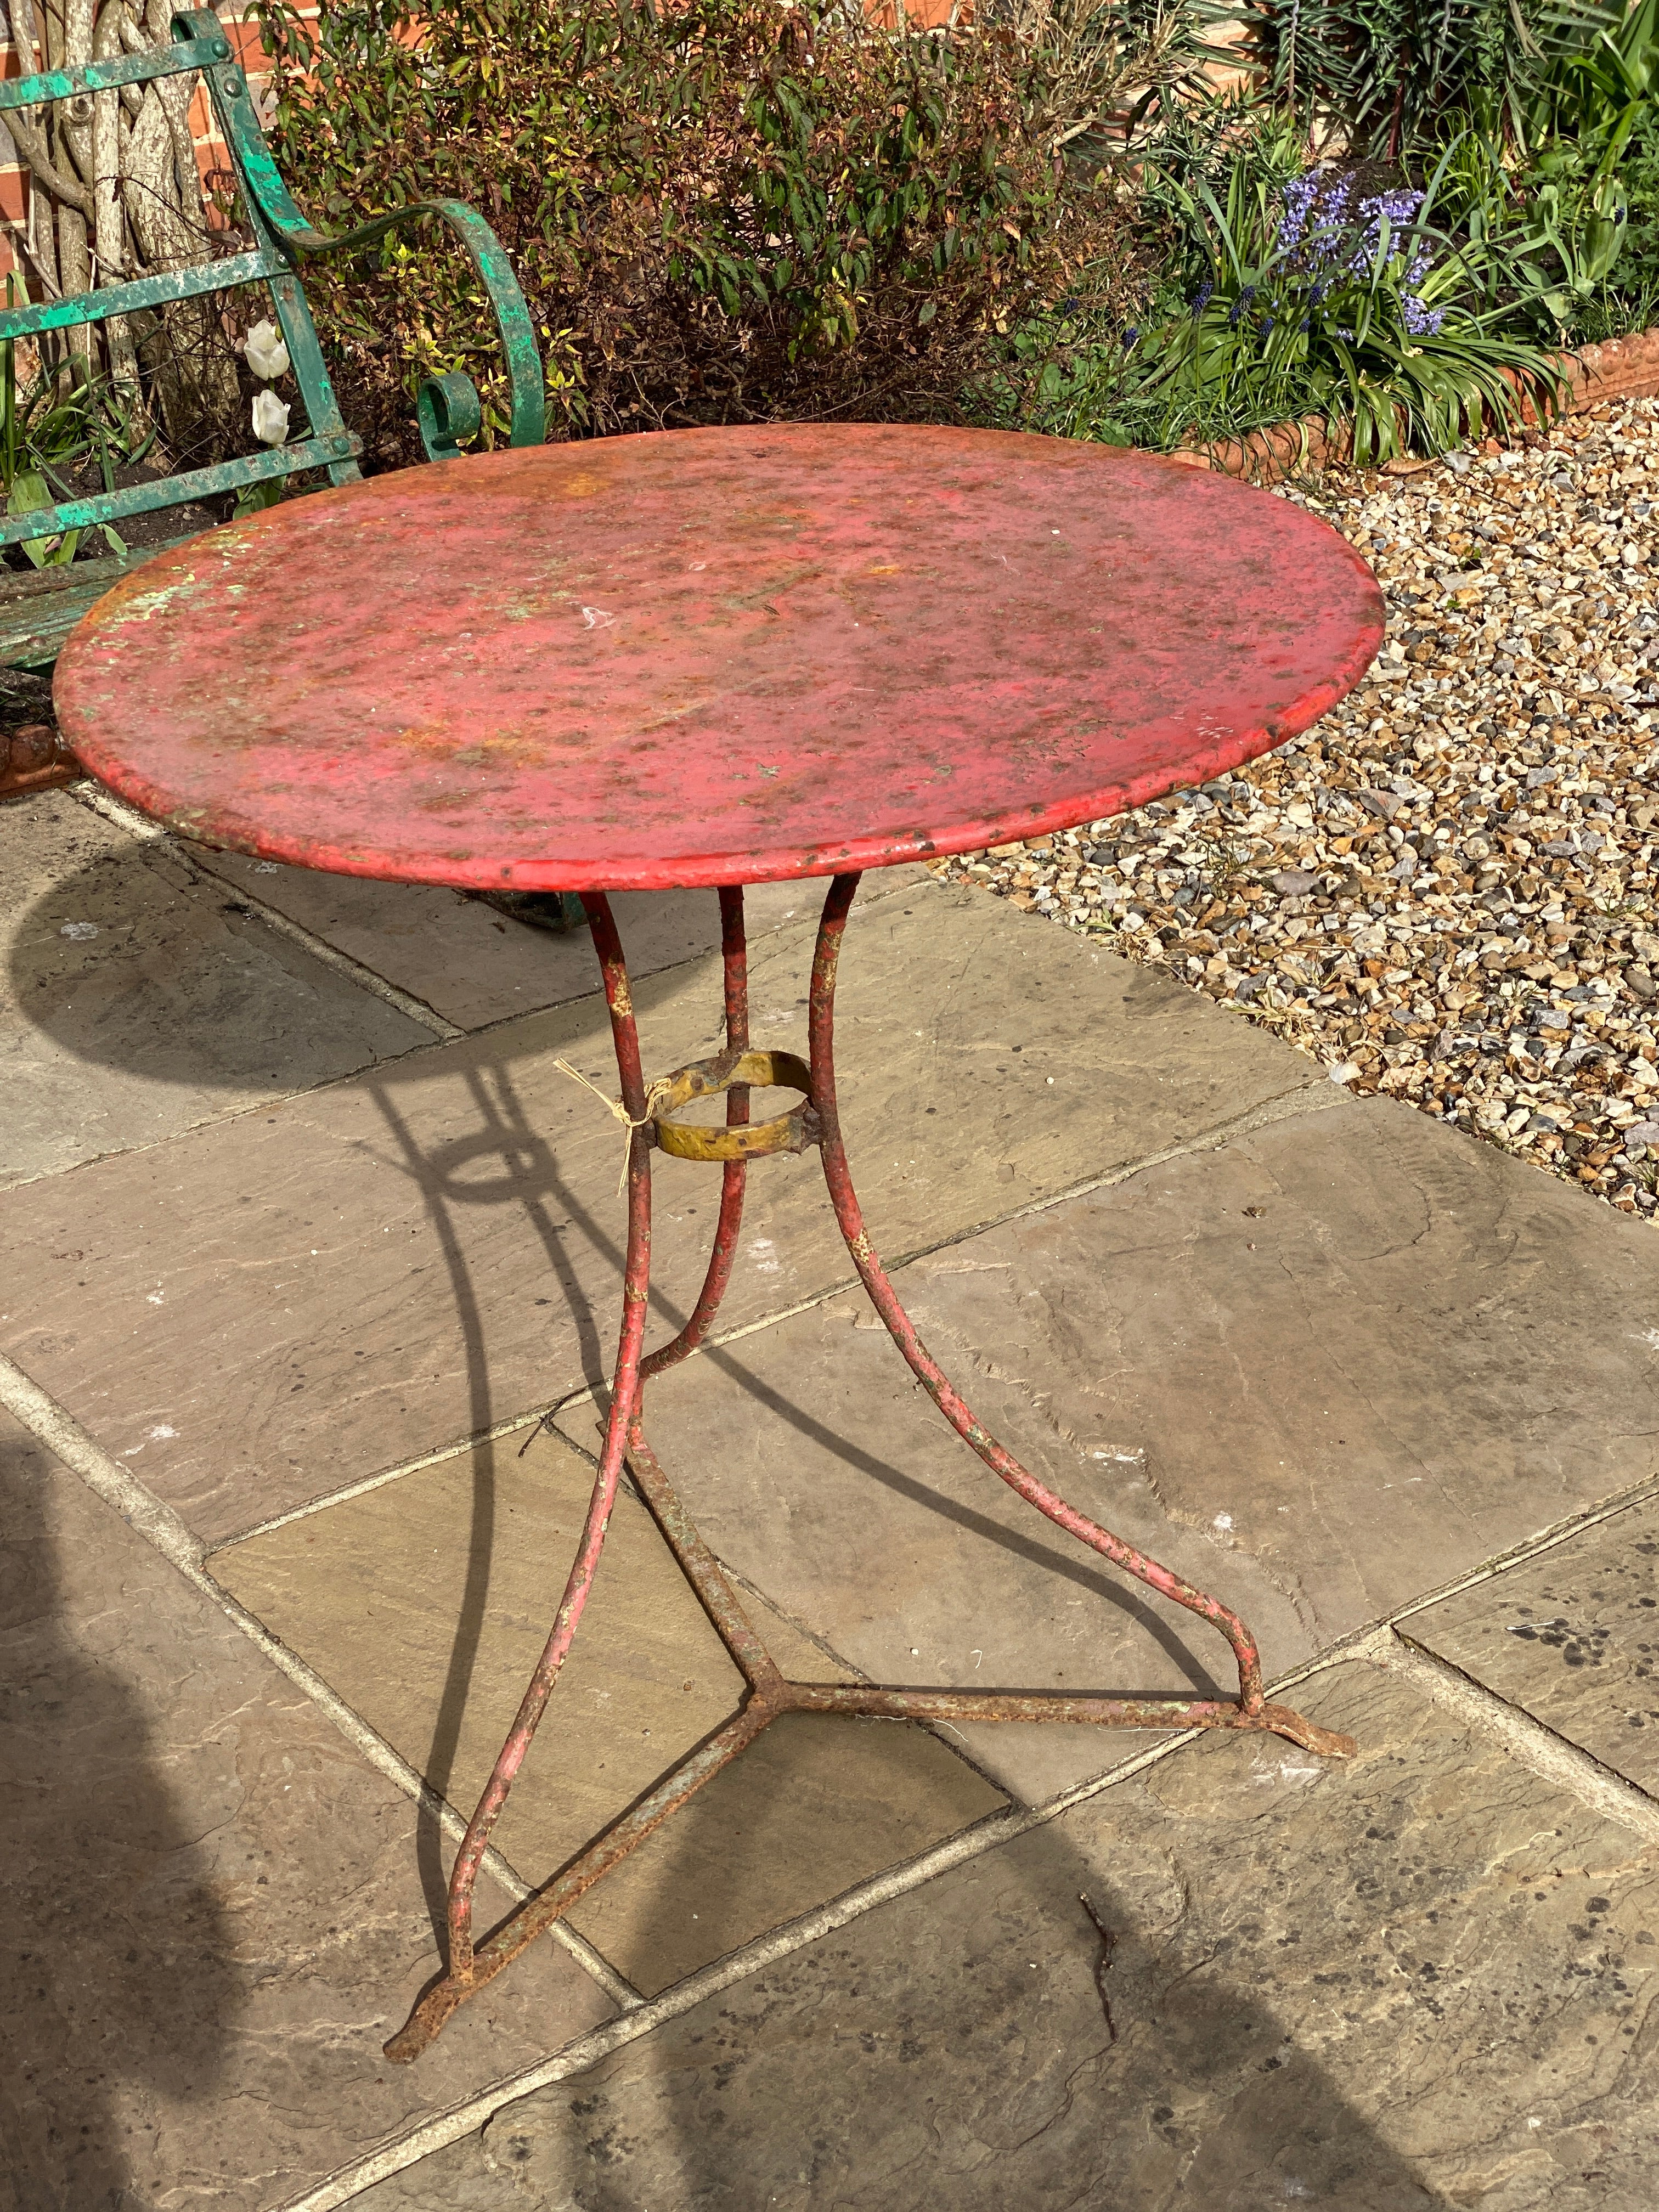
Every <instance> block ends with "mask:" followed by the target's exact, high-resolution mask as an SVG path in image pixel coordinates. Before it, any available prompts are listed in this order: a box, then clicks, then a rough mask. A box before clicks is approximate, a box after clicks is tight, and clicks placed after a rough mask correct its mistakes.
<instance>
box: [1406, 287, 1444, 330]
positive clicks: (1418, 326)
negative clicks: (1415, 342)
mask: <svg viewBox="0 0 1659 2212" xmlns="http://www.w3.org/2000/svg"><path fill="white" fill-rule="evenodd" d="M1400 313H1401V319H1403V321H1404V323H1405V325H1406V328H1407V330H1408V331H1410V332H1411V333H1412V335H1413V337H1428V338H1431V337H1433V336H1434V335H1435V333H1436V331H1438V329H1439V328H1440V325H1442V323H1443V322H1444V321H1445V319H1446V311H1445V309H1444V308H1443V307H1426V306H1425V304H1424V302H1423V301H1421V300H1419V298H1418V297H1417V295H1416V294H1415V293H1414V292H1407V294H1406V295H1405V296H1404V297H1403V298H1402V299H1401V302H1400Z"/></svg>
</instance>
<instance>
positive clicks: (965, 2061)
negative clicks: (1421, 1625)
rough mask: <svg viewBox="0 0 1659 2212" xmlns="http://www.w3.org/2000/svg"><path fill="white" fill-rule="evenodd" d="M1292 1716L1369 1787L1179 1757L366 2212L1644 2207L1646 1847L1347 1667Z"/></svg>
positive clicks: (712, 2007)
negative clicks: (1305, 1711)
mask: <svg viewBox="0 0 1659 2212" xmlns="http://www.w3.org/2000/svg"><path fill="white" fill-rule="evenodd" d="M1301 1694H1302V1695H1303V1696H1304V1698H1305V1700H1306V1702H1307V1705H1308V1707H1309V1710H1310V1712H1311V1713H1312V1715H1313V1717H1316V1719H1318V1720H1319V1721H1321V1722H1322V1723H1324V1725H1326V1726H1327V1727H1331V1728H1336V1729H1346V1730H1348V1731H1350V1732H1352V1734H1353V1735H1355V1736H1357V1737H1358V1741H1359V1751H1358V1755H1357V1757H1356V1758H1355V1759H1352V1761H1348V1762H1343V1763H1333V1764H1330V1765H1320V1764H1318V1763H1317V1762H1314V1761H1310V1759H1308V1757H1307V1755H1306V1754H1305V1753H1302V1752H1299V1751H1297V1750H1296V1749H1295V1748H1294V1747H1291V1746H1288V1745H1282V1744H1278V1743H1275V1742H1273V1741H1262V1740H1257V1741H1251V1740H1249V1739H1247V1738H1241V1737H1232V1738H1211V1739H1208V1740H1206V1741H1203V1742H1200V1743H1199V1744H1195V1745H1193V1746H1191V1747H1187V1748H1184V1749H1182V1751H1180V1752H1178V1753H1176V1754H1175V1755H1174V1756H1172V1757H1171V1758H1170V1759H1165V1760H1163V1761H1160V1762H1158V1764H1156V1765H1153V1766H1152V1767H1151V1768H1149V1769H1146V1770H1144V1771H1142V1773H1141V1774H1140V1775H1139V1776H1138V1777H1137V1778H1134V1779H1133V1780H1131V1781H1127V1782H1123V1783H1120V1784H1115V1785H1114V1786H1113V1787H1111V1788H1109V1789H1108V1790H1105V1791H1103V1793H1102V1794H1101V1795H1100V1796H1097V1797H1095V1798H1093V1799H1091V1801H1089V1802H1086V1803H1085V1804H1083V1805H1080V1806H1078V1807H1075V1808H1073V1810H1072V1811H1070V1812H1069V1813H1067V1814H1064V1815H1062V1816H1061V1817H1060V1819H1058V1820H1054V1821H1051V1822H1049V1823H1048V1824H1046V1825H1045V1826H1043V1827H1042V1828H1040V1829H1038V1830H1036V1831H1035V1832H1032V1833H1030V1834H1028V1835H1026V1836H1024V1837H1023V1838H1019V1839H1018V1841H1015V1842H1012V1843H1010V1844H1006V1845H1003V1846H1002V1847H1000V1848H999V1849H998V1850H994V1851H992V1852H989V1853H987V1855H986V1856H985V1857H982V1858H981V1859H978V1860H975V1861H974V1862H973V1863H970V1864H969V1865H966V1866H963V1867H960V1868H957V1869H955V1870H954V1871H953V1872H951V1873H950V1874H948V1875H943V1876H941V1877H940V1878H939V1880H937V1881H933V1882H932V1883H929V1884H928V1885H927V1886H926V1887H924V1888H921V1889H920V1890H917V1891H915V1892H913V1893H910V1894H909V1895H908V1896H905V1897H903V1898H901V1899H896V1900H895V1901H893V1902H891V1903H890V1904H888V1905H884V1906H883V1907H881V1908H880V1909H879V1910H878V1911H874V1912H872V1913H871V1914H869V1915H868V1916H867V1917H865V1918H864V1919H862V1920H860V1921H858V1922H856V1923H854V1924H853V1925H852V1926H850V1927H848V1928H846V1929H842V1930H841V1931H839V1932H838V1933H837V1934H836V1935H834V1936H827V1937H825V1938H824V1939H823V1940H822V1941H821V1942H817V1943H815V1944H813V1945H812V1946H811V1947H810V1948H807V1949H805V1950H802V1951H801V1952H799V1953H797V1954H794V1955H793V1956H792V1957H790V1958H787V1959H786V1960H782V1961H781V1962H780V1963H779V1964H777V1965H775V1966H770V1967H768V1968H765V1969H763V1971H762V1972H759V1973H758V1974H757V1975H756V1976H755V1978H753V1979H752V1980H750V1981H748V1982H745V1983H744V1984H740V1985H739V1986H738V1987H737V1988H735V1989H732V1990H727V1991H726V1992H724V1993H723V1994H721V1995H720V1996H715V1997H712V1998H710V1999H708V2001H706V2002H704V2003H703V2004H702V2006H700V2007H698V2008H696V2010H694V2011H692V2012H690V2013H688V2014H686V2015H684V2017H683V2018H681V2019H679V2020H678V2021H672V2022H671V2023H669V2024H667V2025H665V2027H662V2028H660V2029H659V2030H657V2031H656V2032H655V2033H653V2034H651V2035H649V2036H646V2037H643V2038H641V2039H640V2040H639V2041H637V2042H635V2043H632V2044H629V2045H626V2046H624V2047H623V2048H622V2049H621V2050H619V2051H616V2052H614V2053H612V2054H611V2056H610V2057H607V2058H606V2059H605V2060H603V2061H602V2062H601V2063H599V2064H598V2065H596V2066H594V2067H592V2069H589V2070H588V2071H587V2072H586V2074H584V2075H580V2076H576V2077H573V2078H572V2079H570V2080H568V2081H563V2082H561V2083H558V2084H556V2085H555V2086H554V2087H550V2088H548V2089H545V2090H542V2091H539V2092H538V2093H535V2094H533V2095H532V2096H530V2097H527V2098H525V2099H523V2100H520V2102H518V2103H517V2104H514V2105H511V2106H507V2107H505V2108H504V2109H502V2110H501V2111H500V2112H497V2113H496V2114H495V2116H494V2118H492V2119H491V2120H490V2121H489V2124H488V2125H487V2126H486V2127H485V2128H484V2129H483V2130H482V2131H481V2132H480V2133H479V2134H477V2135H475V2136H471V2137H470V2138H469V2139H467V2140H465V2141H464V2142H459V2143H456V2144H454V2145H453V2146H451V2147H449V2148H446V2149H443V2150H441V2151H437V2152H435V2153H434V2154H431V2155H430V2156H428V2157H427V2158H425V2159H424V2160H422V2161H421V2162H420V2163H418V2164H416V2165H415V2166H411V2167H410V2168H409V2169H408V2170H406V2171H405V2172H403V2173H402V2174H399V2175H398V2176H395V2177H394V2178H392V2179H389V2180H387V2181H385V2182H382V2183H380V2185H377V2186H375V2187H373V2188H371V2189H369V2190H368V2191H367V2192H366V2193H364V2194H363V2195H362V2196H361V2197H358V2198H356V2199H355V2200H354V2204H355V2205H356V2206H359V2207H361V2208H362V2212H508V2208H509V2207H518V2206H521V2205H535V2206H538V2207H543V2208H546V2212H554V2208H558V2212H624V2208H626V2212H635V2208H637V2207H639V2206H641V2205H647V2204H648V2205H649V2206H650V2207H651V2208H652V2212H727V2208H730V2212H739V2209H740V2208H748V2207H750V2206H755V2205H766V2206H768V2207H776V2208H778V2212H891V2208H892V2207H894V2206H896V2205H901V2204H902V2205H903V2206H905V2207H906V2208H914V2212H1006V2207H1008V2206H1010V2205H1021V2206H1024V2205H1042V2206H1043V2207H1045V2208H1046V2207H1050V2206H1053V2207H1066V2208H1075V2209H1076V2212H1084V2208H1089V2212H1101V2208H1105V2207H1108V2206H1109V2207H1110V2208H1111V2212H1176V2208H1177V2207H1179V2206H1183V2205H1188V2204H1202V2205H1205V2206H1212V2207H1215V2208H1216V2212H1267V2208H1268V2207H1269V2206H1273V2207H1278V2206H1282V2205H1284V2204H1285V2203H1304V2202H1305V2203H1322V2204H1328V2205H1331V2206H1334V2207H1340V2208H1341V2212H1453V2208H1455V2207H1465V2206H1474V2205H1479V2206H1480V2208H1481V2212H1545V2208H1548V2212H1644V2209H1645V2207H1646V2206H1647V2205H1648V2204H1649V2203H1650V2202H1651V2199H1652V2173H1653V2166H1654V2160H1655V2158H1656V2155H1659V2101H1656V2093H1655V2091H1656V2081H1655V2073H1654V2062H1655V2055H1656V2045H1659V2033H1656V2024H1655V2015H1654V2010H1653V1996H1654V1990H1655V1986H1656V1975H1655V1967H1656V1964H1659V1944H1656V1941H1655V1920H1656V1898H1655V1884H1654V1876H1653V1873H1652V1870H1651V1868H1650V1866H1649V1865H1647V1864H1645V1863H1644V1854H1643V1851H1642V1850H1641V1847H1640V1845H1639V1844H1638V1840H1637V1839H1636V1838H1634V1837H1633V1836H1632V1834H1631V1833H1630V1832H1628V1831H1627V1830H1626V1829H1623V1828H1620V1827H1614V1826H1609V1825H1607V1824H1606V1823H1604V1822H1602V1821H1601V1820H1599V1819H1597V1818H1596V1817H1595V1815H1593V1814H1589V1813H1587V1812H1586V1811H1585V1810H1584V1808H1583V1807H1582V1806H1580V1805H1579V1804H1578V1802H1577V1800H1576V1799H1574V1798H1572V1797H1571V1796H1567V1795H1565V1794H1564V1793H1563V1792H1561V1791H1559V1790H1556V1789H1554V1788H1553V1787H1552V1786H1551V1785H1550V1784H1546V1783H1543V1782H1541V1781H1539V1780H1537V1779H1536V1778H1534V1777H1532V1776H1530V1775H1529V1774H1528V1773H1526V1772H1525V1771H1522V1770H1521V1769H1520V1768H1518V1767H1517V1766H1516V1765H1515V1763H1514V1762H1513V1761H1511V1760H1510V1759H1507V1758H1506V1757H1505V1756H1504V1753H1502V1752H1501V1750H1499V1749H1498V1747H1496V1746H1495V1745H1494V1744H1493V1743H1492V1741H1491V1740H1490V1739H1488V1738H1486V1737H1484V1736H1483V1735H1479V1734H1471V1733H1470V1732H1469V1730H1468V1728H1467V1727H1466V1726H1464V1725H1463V1724H1461V1723H1458V1722H1456V1721H1454V1720H1452V1719H1450V1718H1449V1717H1447V1716H1446V1715H1445V1714H1443V1712H1442V1711H1439V1710H1438V1709H1437V1707H1435V1706H1434V1705H1431V1704H1430V1703H1429V1702H1428V1701H1427V1700H1426V1699H1423V1698H1422V1697H1420V1696H1419V1694H1418V1693H1417V1692H1415V1690H1414V1689H1413V1687H1412V1686H1410V1685H1409V1684H1407V1683H1406V1682H1404V1681H1403V1680H1401V1679H1399V1678H1398V1677H1395V1676H1392V1675H1390V1674H1387V1673H1385V1672H1383V1671H1382V1670H1380V1669H1377V1668H1373V1667H1371V1666H1370V1665H1368V1664H1366V1663H1365V1662H1350V1663H1348V1664H1346V1665H1344V1666H1341V1667H1339V1668H1333V1669H1332V1670H1331V1671H1330V1672H1329V1673H1328V1674H1325V1675H1322V1676H1321V1677H1320V1678H1318V1679H1317V1680H1316V1681H1314V1682H1310V1683H1309V1684H1307V1685H1305V1686H1304V1690H1303V1692H1301ZM1102 1931H1104V1935H1103V1933H1102Z"/></svg>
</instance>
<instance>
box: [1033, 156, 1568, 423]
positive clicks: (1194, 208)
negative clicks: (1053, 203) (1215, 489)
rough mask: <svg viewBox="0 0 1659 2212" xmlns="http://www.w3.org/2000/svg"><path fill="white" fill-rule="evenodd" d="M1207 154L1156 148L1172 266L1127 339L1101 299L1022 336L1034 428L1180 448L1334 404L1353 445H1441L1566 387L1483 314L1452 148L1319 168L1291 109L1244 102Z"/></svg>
mask: <svg viewBox="0 0 1659 2212" xmlns="http://www.w3.org/2000/svg"><path fill="white" fill-rule="evenodd" d="M1236 124H1237V127H1236V129H1235V131H1234V132H1233V134H1232V136H1231V139H1230V140H1229V141H1228V142H1227V143H1225V144H1224V145H1223V146H1222V148H1221V149H1219V152H1218V154H1216V153H1214V152H1213V151H1212V153H1211V154H1210V155H1207V156H1206V155H1205V154H1204V149H1194V145H1193V143H1192V142H1191V140H1190V139H1189V138H1188V139H1185V140H1183V139H1182V137H1180V136H1179V135H1178V134H1175V133H1172V134H1171V135H1170V139H1169V140H1168V141H1166V143H1164V146H1163V147H1162V148H1157V147H1155V148H1154V149H1152V151H1151V153H1150V154H1149V155H1148V157H1147V161H1146V177H1145V182H1144V186H1143V197H1142V204H1143V208H1144V210H1146V216H1147V219H1148V220H1153V219H1157V218H1158V217H1160V216H1161V218H1162V220H1163V222H1164V225H1165V233H1166V238H1167V240H1168V244H1167V246H1166V250H1165V262H1164V265H1165V268H1166V270H1167V271H1168V273H1169V276H1170V280H1171V281H1170V283H1169V284H1168V285H1167V286H1166V288H1165V289H1164V291H1163V293H1162V294H1161V295H1158V296H1157V297H1155V298H1154V300H1153V301H1152V307H1151V311H1150V313H1148V315H1147V316H1146V321H1145V324H1144V326H1141V327H1135V326H1133V325H1132V326H1130V327H1129V328H1127V330H1123V331H1120V332H1119V333H1118V334H1117V337H1116V341H1115V343H1112V342H1111V341H1110V339H1109V337H1108V336H1107V334H1105V333H1103V332H1102V331H1100V330H1099V328H1098V326H1097V321H1096V324H1095V325H1094V326H1092V327H1091V320H1090V319H1089V318H1088V317H1086V316H1085V317H1082V318H1079V317H1077V316H1075V315H1073V316H1072V317H1070V318H1068V317H1067V316H1066V314H1065V313H1061V314H1060V316H1059V317H1057V318H1054V319H1051V321H1050V323H1049V325H1048V326H1047V328H1046V330H1037V329H1033V330H1030V331H1027V332H1025V333H1024V347H1025V349H1026V351H1027V353H1028V354H1029V355H1030V356H1031V357H1032V358H1033V359H1035V360H1037V361H1038V362H1039V366H1038V367H1037V368H1036V373H1035V374H1034V375H1033V376H1032V377H1031V378H1030V383H1029V386H1028V391H1029V397H1028V399H1027V403H1026V406H1025V410H1024V411H1025V416H1026V419H1028V420H1029V421H1030V422H1032V424H1033V425H1034V427H1039V428H1046V429H1051V430H1056V431H1060V432H1064V433H1066V434H1068V435H1074V436H1075V435H1085V436H1095V437H1103V438H1107V439H1110V440H1114V441H1120V442H1122V443H1126V444H1135V445H1147V446H1152V447H1173V446H1176V445H1179V444H1194V443H1200V444H1201V443H1208V442H1211V441H1215V440H1218V439H1224V438H1236V437H1240V436H1243V435H1247V434H1248V433H1249V431H1251V430H1253V429H1256V428H1261V427H1263V426H1265V425H1267V424H1271V423H1278V422H1285V421H1287V420H1289V421H1294V420H1296V419H1297V418H1298V417H1302V416H1323V417H1326V418H1327V419H1328V420H1329V421H1331V422H1334V423H1336V424H1339V425H1341V426H1343V427H1344V428H1346V433H1347V435H1348V436H1349V438H1350V440H1351V441H1352V453H1353V456H1354V458H1355V459H1357V460H1358V461H1359V462H1361V463H1362V464H1364V463H1370V464H1375V463H1377V462H1381V461H1385V460H1388V459H1390V458H1392V457H1393V456H1394V455H1395V454H1397V453H1401V452H1402V451H1405V450H1407V448H1410V449H1413V450H1416V451H1419V452H1429V453H1437V452H1443V451H1444V450H1445V449H1446V448H1447V447H1449V446H1453V445H1455V444H1456V443H1458V441H1460V440H1461V439H1462V438H1464V437H1468V436H1471V435H1475V436H1478V435H1480V434H1481V433H1482V432H1483V431H1484V430H1486V428H1492V427H1499V428H1502V427H1506V426H1508V425H1509V424H1510V423H1512V422H1514V421H1515V420H1516V418H1517V417H1518V416H1520V415H1521V414H1522V411H1523V409H1524V408H1525V407H1526V406H1528V405H1530V406H1531V407H1533V408H1534V410H1540V411H1542V410H1547V409H1548V408H1549V407H1550V406H1551V405H1552V404H1554V402H1555V400H1556V398H1557V397H1558V394H1559V389H1560V386H1561V378H1560V374H1559V369H1558V368H1557V366H1556V364H1555V363H1554V362H1553V361H1552V359H1551V358H1550V356H1549V353H1548V351H1547V349H1545V348H1543V347H1541V345H1540V344H1538V343H1536V342H1535V341H1534V338H1533V337H1531V336H1530V335H1529V334H1528V332H1527V331H1523V330H1518V329H1516V328H1515V327H1514V326H1513V319H1512V318H1511V317H1510V314H1509V313H1508V312H1507V311H1506V309H1505V308H1504V307H1501V306H1500V307H1492V308H1491V309H1489V310H1487V311H1485V312H1483V311H1482V310H1481V308H1480V306H1479V304H1478V295H1479V292H1480V284H1479V281H1478V279H1477V277H1476V276H1475V275H1474V273H1472V270H1471V260H1472V259H1474V260H1475V261H1478V260H1479V258H1480V256H1479V254H1478V253H1474V252H1472V249H1471V248H1470V246H1469V243H1468V240H1467V238H1465V239H1463V240H1462V241H1461V242H1460V241H1456V240H1453V239H1452V238H1451V237H1449V235H1448V234H1447V233H1446V232H1445V231H1444V230H1443V228H1440V226H1439V225H1438V224H1437V222H1436V221H1435V216H1436V214H1437V196H1438V194H1439V192H1440V190H1441V187H1442V185H1443V180H1444V177H1445V173H1446V169H1447V167H1448V159H1447V158H1443V161H1442V162H1441V163H1440V165H1439V167H1437V170H1436V171H1435V173H1433V175H1432V176H1431V178H1430V179H1429V180H1428V182H1427V184H1426V185H1425V186H1423V187H1414V186H1411V185H1406V184H1403V183H1401V182H1400V181H1399V180H1398V179H1395V180H1393V181H1390V179H1389V173H1388V172H1387V171H1386V170H1380V169H1379V170H1374V171H1372V172H1370V173H1368V172H1367V170H1366V169H1365V168H1364V167H1353V166H1345V167H1337V166H1335V165H1327V164H1314V165H1313V166H1311V167H1310V166H1309V164H1308V161H1307V155H1306V150H1305V144H1304V142H1303V141H1302V140H1301V139H1300V137H1298V135H1297V132H1296V131H1295V130H1294V128H1293V126H1291V125H1290V124H1289V123H1288V122H1287V121H1286V120H1285V118H1282V117H1275V116H1273V115H1272V114H1271V113H1268V114H1266V115H1263V114H1261V113H1256V114H1254V115H1249V116H1243V115H1241V116H1237V118H1236Z"/></svg>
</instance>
